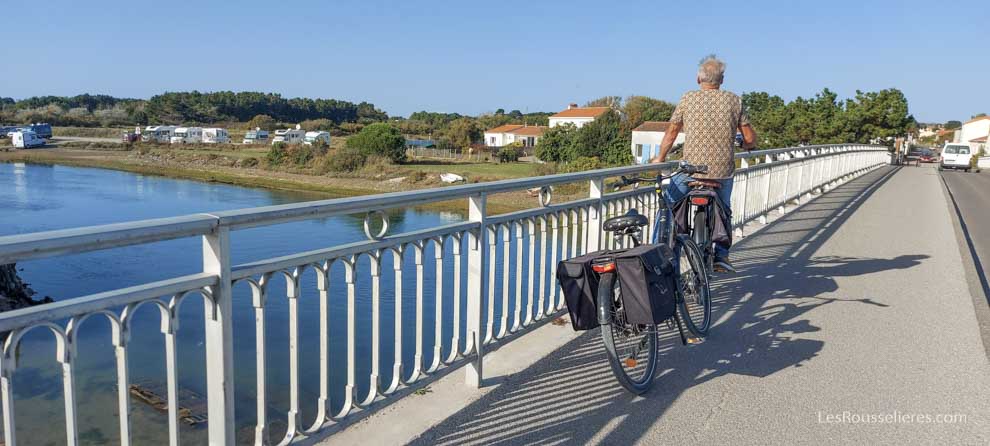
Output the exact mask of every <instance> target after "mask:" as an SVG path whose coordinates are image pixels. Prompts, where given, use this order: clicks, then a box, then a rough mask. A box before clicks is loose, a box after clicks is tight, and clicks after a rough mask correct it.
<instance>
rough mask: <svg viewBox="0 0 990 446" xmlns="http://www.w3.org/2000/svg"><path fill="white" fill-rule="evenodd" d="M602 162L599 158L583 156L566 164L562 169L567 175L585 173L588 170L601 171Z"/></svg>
mask: <svg viewBox="0 0 990 446" xmlns="http://www.w3.org/2000/svg"><path fill="white" fill-rule="evenodd" d="M601 168H602V162H601V160H599V159H598V158H595V157H590V156H582V157H578V158H575V159H574V161H571V162H569V163H565V164H564V165H563V166H562V169H561V170H563V171H564V172H565V173H570V172H584V171H587V170H595V169H601Z"/></svg>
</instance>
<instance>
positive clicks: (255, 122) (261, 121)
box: [248, 115, 278, 130]
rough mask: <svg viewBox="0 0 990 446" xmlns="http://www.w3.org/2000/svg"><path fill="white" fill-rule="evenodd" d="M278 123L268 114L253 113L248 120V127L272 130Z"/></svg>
mask: <svg viewBox="0 0 990 446" xmlns="http://www.w3.org/2000/svg"><path fill="white" fill-rule="evenodd" d="M277 125H278V123H276V122H275V120H274V119H272V117H271V116H268V115H254V117H253V118H251V120H250V121H248V128H252V129H254V128H260V129H261V130H274V129H275V126H277Z"/></svg>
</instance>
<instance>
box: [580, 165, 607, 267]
mask: <svg viewBox="0 0 990 446" xmlns="http://www.w3.org/2000/svg"><path fill="white" fill-rule="evenodd" d="M604 190H605V179H604V178H595V179H593V180H590V181H588V197H590V198H594V199H597V200H598V202H597V203H595V204H593V205H592V206H591V208H590V209H589V211H588V227H587V228H585V229H584V230H585V233H586V234H587V244H586V245H585V246H586V248H585V250H584V251H585V252H586V253H587V252H595V251H598V250H599V249H602V248H601V246H602V245H601V243H602V195H603V191H604Z"/></svg>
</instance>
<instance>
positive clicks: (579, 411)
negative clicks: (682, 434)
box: [413, 168, 927, 445]
mask: <svg viewBox="0 0 990 446" xmlns="http://www.w3.org/2000/svg"><path fill="white" fill-rule="evenodd" d="M894 172H896V168H882V169H878V170H877V171H874V172H871V173H869V174H866V175H864V176H862V177H860V178H857V179H855V180H853V181H851V182H849V183H846V184H844V185H842V186H840V187H838V188H837V189H835V190H833V191H831V192H829V193H828V194H826V195H824V196H822V197H819V198H818V199H817V200H814V201H812V202H810V203H808V204H806V205H804V206H802V207H800V208H798V209H796V210H795V211H793V212H791V213H790V214H788V215H785V216H784V217H782V218H780V219H778V220H777V221H775V222H773V223H771V224H770V225H768V226H767V227H766V228H764V230H763V231H762V232H759V233H757V234H756V235H753V236H750V237H747V238H745V239H743V240H741V241H740V242H739V243H737V244H736V246H735V247H734V249H733V258H734V259H735V260H734V263H735V265H736V267H737V269H738V270H739V273H738V274H736V275H734V276H729V277H727V278H725V279H720V280H718V281H716V282H715V283H714V286H713V292H714V293H713V317H714V318H715V320H716V325H715V326H714V327H713V329H712V334H711V336H710V337H709V339H708V341H707V342H705V343H704V344H702V345H698V346H693V347H684V346H681V345H680V342H679V339H678V338H677V336H676V333H675V332H673V331H671V330H667V329H663V330H662V331H661V342H660V346H659V348H660V354H661V357H660V369H659V372H658V374H657V380H658V382H657V383H656V385H655V387H654V388H653V389H652V390H651V391H650V392H649V393H647V394H646V395H644V396H643V397H634V396H632V395H630V394H628V393H626V392H625V391H624V390H623V389H622V388H621V387H619V385H618V383H617V382H616V381H615V379H614V378H613V377H612V374H611V372H610V370H609V368H608V364H607V363H606V362H605V353H604V347H603V346H602V343H601V338H600V336H599V332H598V331H597V330H592V331H590V332H587V333H585V334H584V335H582V336H581V337H579V338H577V339H575V340H574V341H571V342H570V343H568V344H567V345H565V346H564V347H562V348H560V349H558V350H557V351H555V352H553V353H551V354H550V355H549V356H547V357H546V358H544V359H542V360H540V361H538V362H537V363H535V364H533V365H532V366H530V367H529V368H527V369H526V370H524V371H522V372H520V373H517V374H515V375H512V376H508V377H493V378H492V379H493V380H496V381H500V382H501V385H500V386H499V387H498V388H496V389H494V390H492V391H491V392H490V393H489V394H487V395H485V396H484V397H482V398H481V399H479V400H478V401H475V402H474V403H472V404H471V405H469V406H468V407H466V408H464V409H462V410H461V411H460V412H458V413H457V414H455V415H453V416H452V417H450V418H448V419H447V420H445V421H444V422H442V423H441V424H439V425H437V426H435V427H434V428H432V429H430V430H429V431H427V432H425V433H424V434H423V435H422V436H421V437H420V438H419V439H417V440H416V441H414V442H413V444H423V445H426V444H458V445H460V444H485V445H494V444H563V443H568V444H571V443H586V442H588V441H590V440H591V439H592V438H594V439H595V440H596V442H597V441H600V442H601V443H602V444H628V443H630V442H633V441H636V440H637V439H640V438H642V436H643V434H644V433H645V432H646V431H647V430H648V429H649V428H650V426H652V425H653V424H654V423H655V422H656V421H657V419H659V418H660V417H662V416H663V413H664V412H665V410H666V409H667V408H668V407H670V405H671V404H672V403H673V401H674V400H676V399H677V398H678V397H679V396H680V395H681V393H682V392H683V391H684V390H686V389H688V388H690V387H692V386H695V385H698V384H701V383H704V382H706V381H709V380H711V379H713V378H715V377H719V376H723V375H729V374H740V375H747V376H753V377H765V376H768V375H771V374H773V373H776V372H778V371H780V370H783V369H786V368H789V367H800V366H802V364H803V363H805V362H807V361H811V360H813V358H815V356H816V355H817V354H818V352H819V351H820V350H821V349H822V346H823V345H824V343H823V342H822V341H819V340H811V339H801V338H798V337H795V335H798V334H801V333H809V332H815V331H819V330H821V329H822V328H821V327H816V326H814V325H812V324H811V323H810V322H809V320H808V319H806V318H804V317H803V316H804V315H805V314H806V313H807V312H809V311H812V310H814V309H816V308H818V307H821V306H823V305H833V304H838V305H842V304H857V305H858V304H867V305H875V306H879V307H886V306H887V305H886V304H882V303H878V302H874V301H872V300H870V299H869V298H863V299H843V298H842V297H841V296H838V297H837V296H835V294H831V293H834V292H835V291H837V290H838V285H837V284H836V282H835V280H834V278H835V277H840V276H857V275H863V274H870V273H874V272H878V271H885V270H891V269H905V268H911V267H913V266H915V265H918V264H920V263H921V262H922V261H923V260H925V258H926V257H927V256H900V257H896V258H893V259H875V258H851V257H815V256H814V254H815V252H816V251H817V250H818V248H819V247H820V246H821V245H822V244H823V243H824V242H825V241H826V240H828V239H829V237H831V236H832V235H833V234H834V233H835V231H836V229H837V228H838V227H840V226H841V225H842V223H843V222H845V221H846V219H848V218H849V216H850V215H852V213H853V212H855V210H856V209H857V208H858V207H859V206H860V205H861V204H862V203H863V202H864V201H865V200H866V199H867V198H868V197H869V196H870V195H871V194H872V193H873V192H874V191H875V190H876V189H877V188H879V187H880V186H881V185H882V184H883V183H884V182H885V181H886V180H887V179H888V178H889V177H890V176H891V175H893V174H894Z"/></svg>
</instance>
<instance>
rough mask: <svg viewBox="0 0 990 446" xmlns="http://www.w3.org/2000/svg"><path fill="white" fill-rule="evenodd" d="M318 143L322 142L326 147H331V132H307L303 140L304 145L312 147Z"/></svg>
mask: <svg viewBox="0 0 990 446" xmlns="http://www.w3.org/2000/svg"><path fill="white" fill-rule="evenodd" d="M318 141H322V142H323V143H324V144H326V145H328V146H329V145H330V132H306V136H305V137H304V138H303V144H306V145H308V146H311V145H313V144H315V143H317V142H318Z"/></svg>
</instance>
